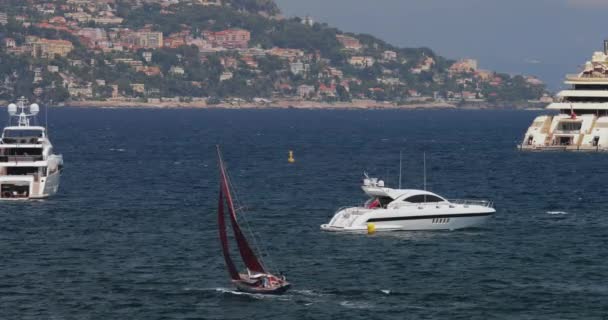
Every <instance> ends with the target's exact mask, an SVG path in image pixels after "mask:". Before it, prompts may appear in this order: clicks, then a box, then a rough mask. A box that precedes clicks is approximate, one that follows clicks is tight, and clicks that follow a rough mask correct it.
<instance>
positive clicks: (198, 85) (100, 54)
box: [0, 0, 545, 105]
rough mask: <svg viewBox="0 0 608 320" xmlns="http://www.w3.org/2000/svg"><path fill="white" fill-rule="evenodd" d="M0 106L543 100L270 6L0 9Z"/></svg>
mask: <svg viewBox="0 0 608 320" xmlns="http://www.w3.org/2000/svg"><path fill="white" fill-rule="evenodd" d="M0 37H1V39H2V45H1V47H0V59H2V62H3V63H2V64H0V77H1V78H0V79H2V80H3V83H2V85H0V99H6V100H13V99H15V98H16V97H17V96H20V95H25V96H28V97H36V98H38V99H39V100H42V101H48V100H53V101H55V102H60V101H67V100H72V101H74V100H98V101H117V102H120V101H148V102H151V103H154V102H160V101H201V102H205V103H210V104H214V103H219V102H221V101H225V100H228V101H256V102H258V103H270V101H272V100H285V99H288V100H293V101H305V100H311V101H326V102H331V101H342V102H347V101H351V100H352V99H373V100H376V101H387V102H390V103H394V104H407V103H425V102H437V101H449V102H451V103H455V104H462V103H483V104H496V105H498V104H501V105H505V104H514V103H521V102H525V101H528V100H537V99H539V98H540V97H541V96H542V95H543V93H545V87H544V85H543V84H542V82H541V81H539V80H538V79H536V78H534V77H524V76H511V75H507V74H501V73H497V72H493V71H487V70H480V69H478V67H477V62H476V61H475V60H472V59H466V60H461V61H453V60H449V59H446V58H444V57H441V56H438V55H436V54H435V53H434V52H433V51H432V50H430V49H428V48H398V47H395V46H392V45H390V44H388V43H386V42H384V41H382V40H380V39H378V38H376V37H373V36H370V35H365V34H349V33H345V32H342V31H340V30H338V29H336V28H332V27H330V26H328V25H326V24H320V23H315V22H314V21H313V20H312V19H311V18H308V17H307V18H290V19H286V18H283V17H282V16H281V15H280V11H279V9H278V7H277V6H276V4H275V3H274V2H273V1H271V0H190V1H179V0H146V1H142V0H102V1H93V0H56V1H52V0H29V1H26V2H23V1H17V0H4V1H0Z"/></svg>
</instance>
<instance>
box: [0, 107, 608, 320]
mask: <svg viewBox="0 0 608 320" xmlns="http://www.w3.org/2000/svg"><path fill="white" fill-rule="evenodd" d="M538 113H539V112H538V111H536V112H529V111H451V110H428V111H422V110H416V111H377V110H369V111H305V110H165V109H160V110H152V109H143V110H135V109H124V110H123V109H70V108H57V109H53V110H51V112H50V114H49V124H50V128H49V133H50V137H51V140H52V142H53V143H54V146H55V150H56V151H58V152H60V153H62V154H63V155H64V158H65V170H64V172H63V176H62V182H61V185H60V192H59V193H58V194H57V196H56V197H54V198H52V199H49V200H46V201H32V202H10V203H9V202H7V203H0V252H1V258H0V319H244V318H251V319H264V318H275V319H437V318H441V319H556V318H559V319H605V317H606V314H608V302H607V301H608V283H607V282H606V277H607V276H608V266H607V264H606V257H608V232H607V231H606V230H607V227H608V215H607V207H608V206H607V204H608V197H607V196H608V189H607V188H606V181H608V166H607V164H608V154H605V153H557V152H556V153H534V152H528V153H522V152H519V151H518V150H517V148H516V145H517V144H518V143H519V142H520V141H521V140H522V138H523V134H524V132H525V130H526V129H527V127H528V126H529V124H530V123H531V121H532V119H533V118H534V117H535V116H536V115H537V114H538ZM216 144H221V145H222V148H223V152H224V159H225V161H226V163H227V166H228V169H229V172H230V174H231V178H232V182H233V184H234V187H235V189H236V191H237V195H238V199H239V200H240V209H241V211H242V214H241V217H240V221H241V223H242V224H244V227H247V226H249V227H251V228H252V229H254V230H255V235H256V239H257V241H256V243H257V244H258V245H259V247H262V248H263V250H262V251H263V252H264V253H265V254H266V255H267V256H266V255H265V256H264V257H263V258H264V260H265V262H266V264H267V265H269V266H271V267H273V268H274V270H277V271H278V270H280V271H283V272H284V273H285V274H286V275H287V277H288V280H289V281H291V282H292V283H293V289H292V290H290V291H289V292H288V293H287V294H286V295H283V296H278V297H270V296H258V295H249V294H240V293H237V292H235V291H234V290H233V288H232V287H231V286H230V282H229V279H228V275H227V272H226V270H225V266H224V261H223V259H222V256H221V252H220V247H219V242H218V236H217V223H216V210H217V197H218V190H219V181H218V172H217V163H216V156H215V145H216ZM289 150H293V151H294V156H295V159H296V162H295V163H293V164H290V163H288V161H287V158H288V151H289ZM400 151H402V152H403V155H404V156H403V177H402V180H403V186H404V187H410V188H421V187H422V184H423V169H422V168H423V161H422V157H423V153H424V152H425V153H426V158H427V177H428V188H429V189H430V190H432V191H434V192H436V193H438V194H440V195H442V196H445V197H448V198H472V199H489V200H492V201H494V202H495V204H496V209H497V213H496V215H495V216H494V217H493V218H492V219H491V220H490V221H489V222H488V223H487V224H486V225H484V226H483V227H481V228H476V229H469V230H460V231H454V232H394V233H377V234H375V235H373V236H367V235H347V234H335V233H324V232H321V231H320V230H319V225H321V224H323V223H327V222H328V221H329V219H330V218H331V217H332V215H333V214H334V212H335V211H336V210H337V209H338V208H340V207H342V206H347V205H355V204H358V203H361V202H363V201H364V200H365V196H364V194H363V192H362V191H361V189H360V184H361V180H362V177H363V173H364V172H367V173H369V174H370V176H375V177H379V178H382V179H384V180H385V181H386V183H387V185H389V186H397V185H398V173H399V153H400ZM246 222H248V223H246ZM247 235H248V236H249V237H250V238H251V235H250V234H249V233H247ZM252 242H253V241H252ZM232 249H233V253H234V254H235V253H236V252H234V250H235V246H234V245H233V246H232ZM234 254H233V257H234V258H235V259H236V258H237V257H236V256H235V255H234Z"/></svg>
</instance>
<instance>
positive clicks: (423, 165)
mask: <svg viewBox="0 0 608 320" xmlns="http://www.w3.org/2000/svg"><path fill="white" fill-rule="evenodd" d="M422 167H423V170H422V171H424V179H423V183H424V191H426V151H425V152H423V153H422ZM424 202H426V193H425V194H424Z"/></svg>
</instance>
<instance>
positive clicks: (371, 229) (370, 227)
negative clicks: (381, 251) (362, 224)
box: [367, 223, 376, 234]
mask: <svg viewBox="0 0 608 320" xmlns="http://www.w3.org/2000/svg"><path fill="white" fill-rule="evenodd" d="M374 233H376V225H375V224H373V223H368V224H367V234H374Z"/></svg>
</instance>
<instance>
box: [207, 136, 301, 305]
mask: <svg viewBox="0 0 608 320" xmlns="http://www.w3.org/2000/svg"><path fill="white" fill-rule="evenodd" d="M217 158H218V163H219V168H220V194H219V200H218V210H217V221H218V229H219V236H220V242H221V244H222V253H223V255H224V260H225V261H226V267H227V269H228V274H229V275H230V279H231V281H232V283H233V284H234V286H235V287H236V289H237V290H239V291H242V292H247V293H258V294H282V293H284V292H285V291H287V290H288V289H289V288H290V287H291V284H290V283H289V282H287V280H286V279H285V277H284V276H283V275H281V276H275V275H273V274H272V273H270V272H269V271H268V270H267V268H266V267H265V266H264V264H263V262H262V260H261V259H260V258H258V257H257V256H256V255H255V252H254V251H253V249H252V248H251V246H250V245H249V242H247V238H246V237H245V235H244V234H243V231H242V230H241V227H240V226H239V223H238V221H237V218H236V211H235V209H234V203H233V198H232V195H231V193H230V185H229V183H228V174H227V173H226V166H225V165H224V160H223V159H222V152H221V150H220V147H219V146H217ZM225 207H227V208H228V216H229V220H230V225H231V226H232V231H233V232H234V238H235V240H236V243H237V247H238V249H239V253H240V255H241V258H242V259H243V262H244V264H245V266H246V273H239V272H238V270H237V268H236V266H235V264H234V261H233V260H232V258H231V257H230V247H229V244H228V235H227V232H226V220H225V210H224V209H225Z"/></svg>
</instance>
